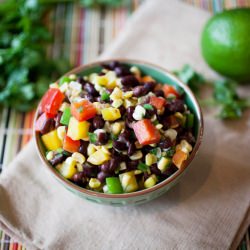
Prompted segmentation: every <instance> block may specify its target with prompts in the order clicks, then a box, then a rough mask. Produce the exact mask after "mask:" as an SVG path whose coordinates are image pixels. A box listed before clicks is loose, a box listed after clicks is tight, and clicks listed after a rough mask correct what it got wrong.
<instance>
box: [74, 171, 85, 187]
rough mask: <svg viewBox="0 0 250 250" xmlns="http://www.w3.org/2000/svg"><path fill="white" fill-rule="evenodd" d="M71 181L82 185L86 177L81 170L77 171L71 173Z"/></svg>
mask: <svg viewBox="0 0 250 250" xmlns="http://www.w3.org/2000/svg"><path fill="white" fill-rule="evenodd" d="M73 181H74V183H76V184H77V185H79V186H82V185H83V184H84V183H85V182H86V178H85V175H84V173H83V172H79V173H76V174H74V175H73Z"/></svg>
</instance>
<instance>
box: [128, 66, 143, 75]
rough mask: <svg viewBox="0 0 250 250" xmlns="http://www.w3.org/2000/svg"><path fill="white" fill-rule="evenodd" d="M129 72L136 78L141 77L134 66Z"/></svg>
mask: <svg viewBox="0 0 250 250" xmlns="http://www.w3.org/2000/svg"><path fill="white" fill-rule="evenodd" d="M130 72H131V73H134V75H135V76H136V77H141V71H140V70H139V69H138V68H137V67H136V66H133V67H131V68H130Z"/></svg>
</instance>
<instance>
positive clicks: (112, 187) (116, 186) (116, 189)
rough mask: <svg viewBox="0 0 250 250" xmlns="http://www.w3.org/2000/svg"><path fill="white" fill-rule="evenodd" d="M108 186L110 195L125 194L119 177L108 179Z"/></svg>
mask: <svg viewBox="0 0 250 250" xmlns="http://www.w3.org/2000/svg"><path fill="white" fill-rule="evenodd" d="M106 184H107V187H108V193H110V194H121V193H123V189H122V185H121V182H120V180H119V178H118V177H107V178H106Z"/></svg>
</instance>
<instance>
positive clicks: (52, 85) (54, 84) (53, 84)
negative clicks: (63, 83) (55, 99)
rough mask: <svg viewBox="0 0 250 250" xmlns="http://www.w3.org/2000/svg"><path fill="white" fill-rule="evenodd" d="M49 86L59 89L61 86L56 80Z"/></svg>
mask: <svg viewBox="0 0 250 250" xmlns="http://www.w3.org/2000/svg"><path fill="white" fill-rule="evenodd" d="M49 87H50V88H51V89H58V88H59V85H58V84H57V83H56V82H55V83H51V84H50V85H49Z"/></svg>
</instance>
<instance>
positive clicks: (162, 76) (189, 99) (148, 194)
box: [34, 59, 203, 206]
mask: <svg viewBox="0 0 250 250" xmlns="http://www.w3.org/2000/svg"><path fill="white" fill-rule="evenodd" d="M114 60H116V61H120V62H122V63H123V64H127V65H128V66H137V67H139V68H140V70H141V71H142V72H143V73H144V74H147V75H150V76H152V77H153V78H154V79H156V81H157V82H160V83H168V84H171V85H173V86H178V87H179V88H181V89H183V91H184V92H185V101H186V104H187V106H188V107H189V109H190V110H191V111H192V112H193V113H194V115H195V126H194V130H195V131H194V134H195V138H196V143H195V145H194V147H193V151H192V152H191V154H190V156H189V158H188V160H187V161H186V162H185V164H184V167H183V168H181V169H179V170H178V171H177V172H175V173H174V174H173V175H171V176H170V177H169V178H167V179H165V180H164V181H162V182H160V183H158V184H157V185H155V186H153V187H151V188H148V189H144V190H141V191H137V192H133V193H124V194H106V193H98V192H94V191H91V190H88V189H85V188H81V187H79V186H77V185H75V184H73V183H72V182H70V181H68V180H67V179H65V178H64V177H63V176H61V175H60V174H59V173H58V172H57V171H56V169H55V168H53V167H52V166H51V165H50V164H49V162H48V161H47V160H46V157H45V149H44V147H43V145H42V142H41V139H40V136H39V135H38V133H36V132H34V133H35V140H36V147H37V151H38V154H39V156H40V158H41V160H42V162H43V163H44V164H43V166H44V167H45V168H46V169H47V170H48V171H49V172H50V174H51V175H52V176H53V177H55V178H56V179H57V180H58V181H59V183H60V184H61V185H63V186H64V187H65V188H67V189H68V190H70V191H71V192H73V193H74V194H76V195H78V196H79V197H81V198H84V199H86V200H89V201H92V202H96V203H102V204H110V205H113V206H123V205H133V204H141V203H145V202H148V201H150V200H153V199H155V198H157V197H159V196H160V195H162V194H164V193H166V192H167V191H168V190H169V189H170V188H172V187H173V186H174V185H175V184H176V183H177V182H179V181H180V180H181V179H182V178H183V177H184V174H185V173H186V171H187V169H188V168H189V167H190V165H191V162H192V160H193V159H194V157H195V155H196V153H197V151H198V148H199V146H200V143H201V139H202V134H203V118H202V112H201V108H200V106H199V104H198V102H197V100H196V98H195V96H194V94H193V93H192V91H191V90H190V89H189V88H188V87H187V86H186V85H185V84H184V83H183V82H181V81H180V80H179V79H178V78H177V77H176V76H174V75H173V74H171V73H170V72H169V71H167V70H166V69H164V68H161V67H159V66H156V65H153V64H151V63H147V62H142V61H137V60H129V59H112V60H106V61H97V62H95V63H91V64H86V65H83V66H80V67H78V68H75V69H73V70H71V71H70V72H68V73H67V74H65V75H70V74H78V75H82V76H84V75H89V74H91V73H94V72H98V71H100V70H101V67H100V65H101V64H103V63H108V62H111V61H114ZM37 116H38V111H37V112H36V115H35V120H36V118H37Z"/></svg>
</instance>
